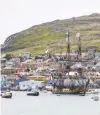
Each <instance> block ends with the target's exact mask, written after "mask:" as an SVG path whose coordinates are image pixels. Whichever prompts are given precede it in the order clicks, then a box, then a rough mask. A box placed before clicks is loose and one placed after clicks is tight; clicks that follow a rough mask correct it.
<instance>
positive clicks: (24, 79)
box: [14, 78, 28, 85]
mask: <svg viewBox="0 0 100 115" xmlns="http://www.w3.org/2000/svg"><path fill="white" fill-rule="evenodd" d="M22 81H28V79H27V78H20V79H18V80H14V85H19V83H20V82H22Z"/></svg>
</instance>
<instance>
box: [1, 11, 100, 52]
mask: <svg viewBox="0 0 100 115" xmlns="http://www.w3.org/2000/svg"><path fill="white" fill-rule="evenodd" d="M67 30H68V31H69V32H70V39H71V49H76V48H77V41H76V38H75V36H76V33H77V32H80V34H81V39H82V48H83V50H84V49H85V48H86V47H88V46H97V50H99V51H100V14H97V13H94V14H91V15H88V16H81V17H73V18H71V19H65V20H55V21H53V22H47V23H43V24H40V25H36V26H33V27H31V28H29V29H27V30H24V31H21V32H19V33H16V34H14V35H11V36H9V37H8V38H7V39H6V40H5V42H4V44H3V45H2V48H1V51H2V52H10V53H21V52H30V53H33V54H39V53H44V51H45V50H47V49H48V50H49V51H50V52H61V51H66V42H65V34H66V32H67Z"/></svg>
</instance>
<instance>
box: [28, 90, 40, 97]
mask: <svg viewBox="0 0 100 115" xmlns="http://www.w3.org/2000/svg"><path fill="white" fill-rule="evenodd" d="M27 95H28V96H39V92H37V91H35V92H31V93H27Z"/></svg>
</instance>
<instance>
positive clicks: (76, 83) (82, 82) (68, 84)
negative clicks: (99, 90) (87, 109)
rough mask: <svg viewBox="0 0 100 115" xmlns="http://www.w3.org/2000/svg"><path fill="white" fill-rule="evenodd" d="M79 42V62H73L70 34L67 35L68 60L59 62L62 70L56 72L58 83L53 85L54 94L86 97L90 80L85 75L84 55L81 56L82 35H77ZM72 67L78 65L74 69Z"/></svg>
mask: <svg viewBox="0 0 100 115" xmlns="http://www.w3.org/2000/svg"><path fill="white" fill-rule="evenodd" d="M76 38H77V41H78V44H77V45H78V53H77V60H76V61H72V60H71V57H70V44H71V43H70V39H69V32H67V33H66V46H67V52H66V58H65V59H63V60H60V61H59V64H60V68H61V69H60V70H59V71H57V72H56V74H57V77H56V83H54V85H53V90H52V93H54V94H79V95H83V96H84V95H85V94H86V92H87V91H88V90H89V83H90V78H89V77H88V76H85V75H84V70H83V65H82V64H83V62H82V58H81V57H82V56H81V55H82V54H81V37H80V33H77V34H76ZM72 65H76V66H75V67H74V69H73V68H72Z"/></svg>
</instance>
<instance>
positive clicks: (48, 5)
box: [0, 0, 100, 44]
mask: <svg viewBox="0 0 100 115" xmlns="http://www.w3.org/2000/svg"><path fill="white" fill-rule="evenodd" d="M95 12H96V13H100V0H0V44H1V43H3V42H4V40H5V39H6V37H8V36H9V35H11V34H14V33H16V32H19V31H22V30H24V29H27V28H29V27H31V26H33V25H36V24H40V23H43V22H48V21H53V20H56V19H66V18H70V17H75V16H81V15H88V14H91V13H95Z"/></svg>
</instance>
